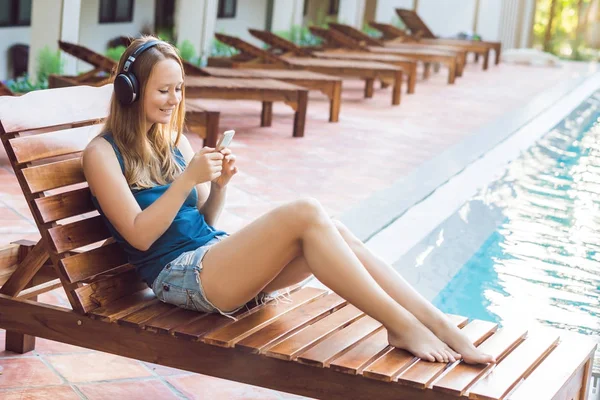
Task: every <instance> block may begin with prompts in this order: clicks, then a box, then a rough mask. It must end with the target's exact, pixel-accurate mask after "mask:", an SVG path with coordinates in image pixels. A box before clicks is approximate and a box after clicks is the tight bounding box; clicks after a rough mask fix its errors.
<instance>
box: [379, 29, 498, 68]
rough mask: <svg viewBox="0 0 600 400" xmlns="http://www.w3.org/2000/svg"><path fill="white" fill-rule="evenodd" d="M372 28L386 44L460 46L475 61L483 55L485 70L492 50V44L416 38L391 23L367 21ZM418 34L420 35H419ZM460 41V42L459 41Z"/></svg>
mask: <svg viewBox="0 0 600 400" xmlns="http://www.w3.org/2000/svg"><path fill="white" fill-rule="evenodd" d="M369 25H371V26H372V27H373V28H375V29H377V30H379V31H380V32H381V33H382V34H383V39H382V42H383V43H384V44H385V45H386V46H392V47H393V46H394V45H396V44H398V43H402V44H413V45H418V44H421V45H434V46H438V45H451V46H456V47H461V48H463V49H465V50H467V51H468V52H472V53H474V54H475V61H476V62H477V61H479V56H483V69H484V70H487V69H488V65H489V59H490V50H494V47H495V46H493V45H490V44H487V43H483V42H478V41H460V40H455V41H450V42H445V41H444V40H443V39H423V38H421V37H419V38H416V37H415V36H411V35H409V34H407V33H406V32H404V31H403V30H402V29H400V28H398V27H396V26H394V25H391V24H384V23H379V22H375V21H371V22H369ZM419 36H420V35H419ZM461 42H462V43H461Z"/></svg>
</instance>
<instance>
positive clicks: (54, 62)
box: [36, 46, 64, 82]
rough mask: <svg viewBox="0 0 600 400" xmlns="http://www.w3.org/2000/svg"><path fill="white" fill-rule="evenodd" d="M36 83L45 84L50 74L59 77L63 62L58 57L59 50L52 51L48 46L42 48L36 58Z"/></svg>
mask: <svg viewBox="0 0 600 400" xmlns="http://www.w3.org/2000/svg"><path fill="white" fill-rule="evenodd" d="M37 63H38V65H37V71H36V74H37V82H44V81H45V82H47V81H48V76H50V74H57V75H61V74H62V73H63V68H64V62H63V60H62V59H61V57H60V50H56V51H52V50H50V48H49V47H48V46H46V47H44V48H43V49H42V50H40V52H39V53H38V56H37Z"/></svg>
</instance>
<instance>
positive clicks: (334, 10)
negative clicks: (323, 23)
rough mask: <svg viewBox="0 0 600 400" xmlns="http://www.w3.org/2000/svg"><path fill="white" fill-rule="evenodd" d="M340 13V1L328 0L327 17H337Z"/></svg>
mask: <svg viewBox="0 0 600 400" xmlns="http://www.w3.org/2000/svg"><path fill="white" fill-rule="evenodd" d="M338 11H340V0H329V10H328V12H327V14H328V15H337V14H338Z"/></svg>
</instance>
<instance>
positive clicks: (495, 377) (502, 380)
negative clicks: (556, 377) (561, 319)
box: [469, 333, 559, 400]
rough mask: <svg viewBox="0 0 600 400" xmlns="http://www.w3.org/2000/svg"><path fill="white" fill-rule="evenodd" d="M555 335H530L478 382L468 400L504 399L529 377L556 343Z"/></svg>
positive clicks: (557, 338)
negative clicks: (520, 382)
mask: <svg viewBox="0 0 600 400" xmlns="http://www.w3.org/2000/svg"><path fill="white" fill-rule="evenodd" d="M558 340H559V337H558V336H557V335H556V334H551V333H549V334H536V335H530V336H529V337H528V338H527V339H526V340H525V341H524V342H523V343H522V344H521V345H520V346H519V347H517V348H516V349H515V350H514V351H513V352H512V353H510V354H509V355H508V356H506V358H505V359H504V360H502V361H501V362H500V363H499V364H498V365H496V367H495V368H493V369H492V372H490V373H489V374H488V375H487V376H485V378H483V379H481V380H480V381H478V382H477V383H476V384H475V385H473V387H472V388H471V391H470V393H469V398H470V399H477V400H498V399H502V398H504V396H506V394H508V392H510V391H511V390H512V389H513V388H514V387H515V385H516V384H517V383H519V381H520V380H521V379H522V378H524V377H526V376H527V375H529V373H531V371H532V370H533V369H534V368H535V366H536V365H537V364H538V363H539V362H540V361H541V360H543V359H544V357H546V356H547V355H548V354H549V353H550V352H551V351H552V350H553V349H554V346H555V345H556V344H557V343H558Z"/></svg>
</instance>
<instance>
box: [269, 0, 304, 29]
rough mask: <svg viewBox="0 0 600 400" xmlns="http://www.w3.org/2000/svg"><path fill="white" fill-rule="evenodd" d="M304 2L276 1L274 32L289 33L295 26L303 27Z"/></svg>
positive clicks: (296, 0)
mask: <svg viewBox="0 0 600 400" xmlns="http://www.w3.org/2000/svg"><path fill="white" fill-rule="evenodd" d="M303 9H304V0H274V2H273V21H272V23H271V31H272V32H280V31H289V30H290V29H291V27H292V26H294V25H298V26H300V25H302V19H303V15H302V11H303Z"/></svg>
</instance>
